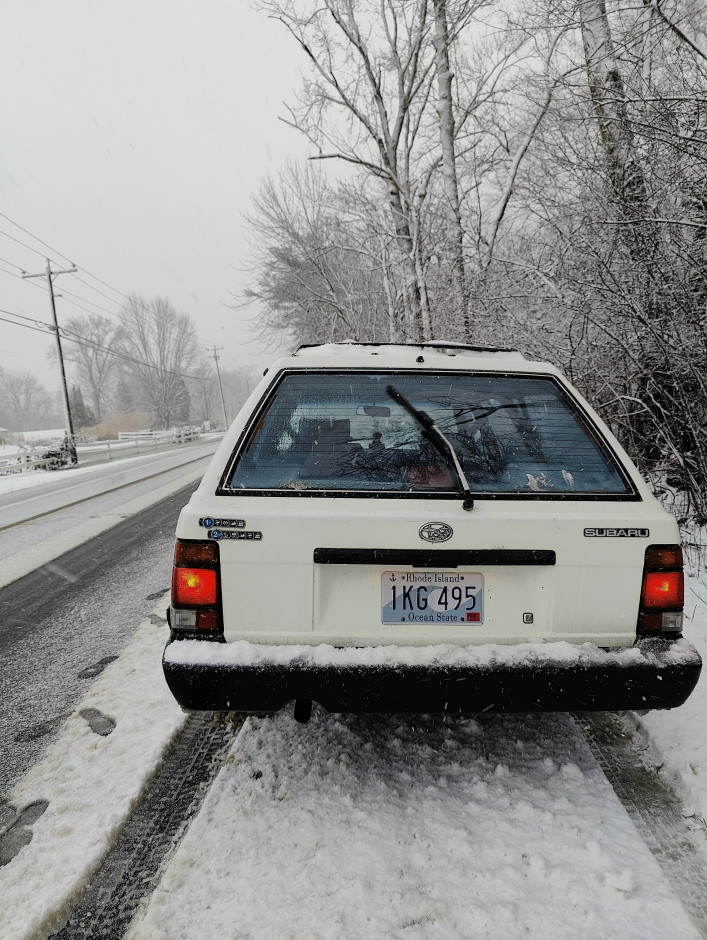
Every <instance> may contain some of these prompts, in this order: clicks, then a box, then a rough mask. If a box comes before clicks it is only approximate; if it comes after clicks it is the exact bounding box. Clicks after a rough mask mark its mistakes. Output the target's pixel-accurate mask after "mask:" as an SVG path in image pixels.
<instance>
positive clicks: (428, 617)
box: [381, 571, 484, 623]
mask: <svg viewBox="0 0 707 940" xmlns="http://www.w3.org/2000/svg"><path fill="white" fill-rule="evenodd" d="M483 599H484V579H483V575H480V574H475V573H473V572H469V571H384V572H383V574H382V575H381V621H382V623H483V622H484V611H483Z"/></svg>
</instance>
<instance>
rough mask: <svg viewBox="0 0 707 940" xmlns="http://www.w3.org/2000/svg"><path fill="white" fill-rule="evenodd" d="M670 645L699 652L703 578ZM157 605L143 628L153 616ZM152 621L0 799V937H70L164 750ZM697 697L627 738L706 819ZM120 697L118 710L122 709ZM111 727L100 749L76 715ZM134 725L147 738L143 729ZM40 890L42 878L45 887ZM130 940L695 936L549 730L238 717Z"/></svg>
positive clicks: (575, 745)
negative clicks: (87, 890)
mask: <svg viewBox="0 0 707 940" xmlns="http://www.w3.org/2000/svg"><path fill="white" fill-rule="evenodd" d="M690 590H691V591H692V592H693V593H692V594H690V595H689V596H691V597H692V596H694V597H695V602H694V606H693V607H692V609H690V610H689V611H688V613H689V614H690V615H691V616H692V619H691V620H690V621H689V623H688V625H687V629H686V632H687V634H688V635H689V636H690V638H691V639H692V640H693V642H696V643H697V644H698V645H699V646H700V647H701V649H702V650H703V652H704V653H707V576H703V578H702V579H700V580H696V579H693V580H691V581H690ZM164 603H165V601H164V600H162V601H160V602H159V603H158V604H157V605H156V607H155V612H156V613H162V612H163V610H164ZM165 639H166V628H165V627H160V626H155V625H153V624H152V623H150V622H149V621H147V622H145V623H144V624H143V625H142V626H141V627H140V629H139V630H138V632H137V634H136V637H135V640H134V641H133V643H131V645H130V646H129V647H128V649H127V650H126V652H125V653H124V654H123V655H122V656H121V657H120V659H118V660H117V661H116V662H115V663H113V664H112V665H111V666H109V667H108V668H107V669H106V671H105V673H104V674H103V675H102V676H101V677H100V678H99V679H98V680H97V681H96V683H95V685H94V686H93V687H92V689H91V691H90V692H89V693H88V695H87V696H86V697H85V699H84V700H83V701H82V702H81V704H80V706H79V707H78V708H77V709H76V711H75V713H74V714H73V715H72V717H71V718H69V719H68V721H67V723H66V725H65V728H64V731H63V733H62V735H61V737H60V738H59V739H58V740H57V741H56V742H55V743H54V745H52V746H51V747H50V748H49V750H48V751H47V753H46V755H45V757H44V759H43V760H42V761H41V762H40V763H39V764H38V765H37V766H36V767H34V768H33V769H32V770H31V771H30V772H29V773H28V774H27V775H26V776H25V777H24V778H23V779H22V780H21V781H20V782H19V783H18V784H17V785H16V786H15V788H14V790H13V791H12V792H11V793H10V794H9V802H10V803H11V804H12V806H14V807H15V808H16V809H17V810H18V811H20V812H21V811H22V810H23V809H24V808H25V807H28V806H31V805H32V804H34V803H37V801H42V800H46V801H48V806H47V808H46V811H45V812H43V813H42V814H41V816H39V818H37V820H36V821H35V822H34V823H33V824H32V825H31V832H32V836H33V838H32V841H31V842H30V843H29V845H27V846H25V847H24V848H22V849H21V851H20V852H19V854H18V855H17V856H16V858H15V859H13V861H12V862H10V864H8V865H6V866H5V867H3V868H0V898H2V909H3V912H4V913H3V917H2V918H0V938H2V940H20V938H30V937H34V938H41V937H46V936H49V934H50V933H51V932H52V931H53V930H56V929H57V928H58V927H59V926H60V925H61V924H62V923H63V922H64V921H65V919H66V917H67V915H68V913H69V912H70V909H71V907H72V905H73V903H74V902H75V901H76V899H77V897H78V896H79V894H80V893H81V891H82V889H83V887H84V886H85V885H86V883H87V881H88V879H89V878H90V876H91V874H92V873H93V871H95V869H96V867H97V866H98V864H99V863H100V860H101V858H102V856H103V855H104V854H105V853H106V851H107V850H108V849H109V847H110V845H111V844H112V842H113V841H114V839H115V838H116V836H117V833H118V832H119V830H120V828H121V826H122V825H123V823H124V822H125V821H126V820H127V818H128V817H129V815H130V813H131V811H132V809H133V808H134V805H135V803H136V800H137V799H138V798H139V795H140V793H141V792H142V790H143V789H144V787H145V785H146V782H147V781H149V778H150V776H151V775H152V773H153V772H154V770H155V768H156V767H157V766H158V764H159V761H160V759H161V757H162V756H163V754H164V752H165V750H166V749H167V747H168V746H169V743H170V742H171V741H172V740H173V738H174V735H175V734H176V733H177V732H178V730H179V728H180V726H181V724H182V721H183V715H182V714H181V712H180V711H179V709H178V708H177V706H176V705H175V703H174V702H173V701H172V699H171V697H170V695H169V693H168V692H167V689H166V686H165V685H164V682H163V680H162V676H161V670H160V663H159V660H160V652H161V649H162V646H163V644H164V641H165ZM706 686H707V683H706V682H705V680H704V678H703V679H701V680H700V683H699V684H698V687H697V690H696V691H695V693H694V694H693V696H692V698H691V699H690V700H689V701H688V703H687V704H686V705H685V706H683V707H682V708H679V709H676V710H674V711H671V712H664V713H653V714H650V715H648V716H646V717H645V718H643V719H642V720H643V722H644V723H645V726H646V728H647V729H648V731H649V733H650V735H651V736H652V737H653V739H654V741H655V742H656V746H657V747H660V748H661V749H662V752H663V755H664V758H665V764H664V772H668V773H669V774H670V775H671V776H672V777H673V778H675V779H676V780H678V779H679V780H680V781H681V786H682V787H683V795H684V798H685V801H686V804H688V805H687V806H686V811H687V812H691V811H694V812H695V813H696V814H701V815H703V816H704V814H705V809H706V808H707V807H706V805H705V802H704V796H705V794H706V793H707V764H706V762H705V740H704V739H705V735H704V731H703V728H704V719H703V716H704V714H705V706H707V695H706V694H705V688H706ZM126 690H128V691H127V694H126ZM90 708H93V709H96V710H97V711H99V712H100V713H101V714H102V715H106V716H108V717H109V718H112V719H113V720H114V721H115V723H116V726H115V730H114V731H113V733H112V734H110V735H109V736H107V737H101V736H100V735H97V734H96V733H95V732H94V731H92V730H91V728H90V726H89V723H88V721H87V719H86V718H85V717H82V716H81V712H84V713H85V712H86V709H90ZM146 718H147V719H149V720H146ZM48 871H51V872H52V877H51V878H48V877H47V872H48ZM130 936H131V940H147V938H154V940H157V938H163V937H164V938H169V940H178V938H190V940H193V938H199V940H206V938H211V937H213V938H217V937H218V938H222V937H224V936H225V937H234V938H235V937H251V938H264V940H265V938H267V940H271V938H278V940H279V938H283V940H284V938H298V940H299V938H307V940H313V938H317V937H320V938H326V940H330V938H357V940H358V938H376V940H377V938H380V937H386V938H394V937H400V938H408V937H411V938H421V940H422V938H424V940H428V938H460V940H461V938H463V940H471V938H477V937H478V938H481V937H492V938H497V937H498V938H504V940H506V938H508V940H512V938H516V937H518V938H521V937H524V938H526V937H531V938H533V937H537V938H540V937H542V938H543V940H546V938H558V940H560V938H561V940H565V938H567V937H572V938H587V940H589V938H592V940H594V938H596V940H606V938H613V937H615V938H621V940H625V938H637V940H638V938H640V940H652V938H656V940H658V938H660V940H664V938H666V937H667V938H670V940H678V938H689V937H697V936H698V933H696V932H695V929H694V928H693V926H692V925H691V923H690V921H689V919H688V917H687V915H686V914H685V913H684V911H683V909H682V907H681V905H680V903H679V901H678V900H677V898H676V897H675V895H674V893H673V892H672V890H671V888H670V887H669V885H668V883H667V881H666V880H665V878H664V876H663V874H662V873H661V871H660V869H659V867H658V865H657V863H656V862H655V860H654V858H653V856H652V855H651V853H650V851H649V850H648V848H647V847H646V845H645V844H644V843H643V841H642V840H641V838H640V836H639V835H638V834H637V832H636V830H635V829H634V827H633V824H632V823H631V822H630V820H629V817H628V816H627V814H626V812H625V811H624V809H623V807H622V806H621V805H620V803H619V802H618V800H617V798H616V797H615V796H614V794H613V791H612V790H611V787H610V786H609V784H608V783H607V781H606V780H605V778H604V776H603V774H602V772H601V770H600V768H599V767H598V765H597V764H596V762H595V761H594V759H593V757H592V756H591V754H590V752H589V750H588V748H587V745H586V743H585V741H584V739H583V737H582V734H581V731H580V730H579V729H578V728H577V726H576V725H575V724H574V722H573V721H572V719H571V718H570V717H569V716H567V715H562V714H559V715H529V716H521V715H519V716H505V717H502V716H481V717H480V718H479V719H453V720H444V719H442V718H413V717H404V718H390V717H356V716H344V717H342V716H335V715H328V714H326V713H324V712H323V711H321V710H318V709H315V713H314V716H313V718H312V721H311V722H310V723H309V724H307V725H304V726H303V725H298V724H297V723H296V722H294V720H293V718H292V715H291V711H290V710H289V709H288V710H286V711H283V712H281V713H280V714H278V715H277V716H275V717H273V718H262V719H259V718H249V719H248V720H247V721H246V723H245V724H244V726H243V728H242V730H241V732H240V734H239V735H238V737H237V738H236V740H235V742H234V745H233V747H232V749H231V752H230V754H229V756H228V758H227V759H226V761H225V762H224V765H223V767H222V769H221V771H220V773H219V775H218V776H217V778H216V780H215V782H214V784H213V785H212V787H211V790H210V792H209V794H208V796H207V798H206V801H205V803H204V805H203V806H202V809H201V811H200V813H199V815H198V817H197V818H196V819H195V821H194V822H193V823H192V825H191V828H190V829H189V831H188V833H187V836H186V838H185V839H184V840H183V842H182V844H181V846H180V848H179V849H178V851H177V853H176V854H175V855H174V857H173V859H172V860H171V862H170V863H169V865H168V867H167V869H166V870H165V872H164V873H163V876H162V879H161V882H160V884H159V886H158V888H157V890H156V891H155V893H154V895H153V897H152V899H151V900H150V902H149V904H148V905H147V907H146V909H145V910H144V911H142V912H141V913H140V915H139V916H138V917H137V918H136V919H135V922H134V923H133V927H132V930H131V934H130Z"/></svg>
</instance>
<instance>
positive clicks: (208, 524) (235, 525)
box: [199, 516, 245, 529]
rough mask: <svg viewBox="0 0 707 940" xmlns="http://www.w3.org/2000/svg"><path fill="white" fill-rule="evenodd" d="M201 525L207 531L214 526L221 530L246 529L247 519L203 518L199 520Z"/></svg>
mask: <svg viewBox="0 0 707 940" xmlns="http://www.w3.org/2000/svg"><path fill="white" fill-rule="evenodd" d="M199 525H200V526H204V528H205V529H213V528H214V526H216V527H218V528H221V529H229V528H230V529H245V519H214V517H213V516H203V517H202V518H201V519H199Z"/></svg>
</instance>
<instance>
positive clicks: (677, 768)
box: [640, 572, 707, 825]
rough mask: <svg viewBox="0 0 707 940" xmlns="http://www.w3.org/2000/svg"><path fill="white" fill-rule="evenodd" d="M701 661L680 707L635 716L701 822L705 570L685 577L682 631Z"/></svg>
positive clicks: (705, 790)
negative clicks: (692, 687)
mask: <svg viewBox="0 0 707 940" xmlns="http://www.w3.org/2000/svg"><path fill="white" fill-rule="evenodd" d="M684 635H685V636H686V637H687V638H688V639H689V640H691V641H692V642H693V643H694V645H695V646H696V647H697V649H698V650H699V652H700V655H701V656H702V661H703V663H704V664H705V665H703V667H702V674H701V676H700V679H699V682H698V683H697V688H696V689H695V691H694V692H693V693H692V695H691V696H690V698H689V699H688V700H687V702H685V704H684V705H682V706H681V707H680V708H676V709H673V710H671V711H667V712H649V713H648V714H647V715H644V716H643V717H642V718H641V719H640V721H641V723H642V725H643V727H644V728H645V729H646V730H647V731H648V734H649V736H650V739H651V740H652V742H653V743H654V744H655V746H656V748H657V752H656V754H655V758H656V759H657V760H658V761H661V760H662V761H663V765H662V770H661V772H662V773H663V775H664V776H665V777H666V779H668V780H669V782H670V783H671V785H672V787H673V789H674V790H676V792H677V793H678V794H679V795H680V797H681V798H682V800H683V803H684V807H685V809H684V812H685V814H686V815H689V816H693V815H694V816H696V817H697V818H698V819H700V820H701V821H702V823H704V824H705V825H707V572H705V573H703V575H702V577H700V578H698V577H695V576H693V577H691V578H687V579H686V584H685V631H684Z"/></svg>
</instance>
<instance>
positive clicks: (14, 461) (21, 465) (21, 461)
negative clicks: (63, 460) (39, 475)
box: [0, 447, 55, 473]
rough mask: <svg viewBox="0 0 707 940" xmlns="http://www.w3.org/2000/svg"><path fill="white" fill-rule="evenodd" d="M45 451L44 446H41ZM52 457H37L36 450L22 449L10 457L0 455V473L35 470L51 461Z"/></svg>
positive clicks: (52, 460) (43, 451)
mask: <svg viewBox="0 0 707 940" xmlns="http://www.w3.org/2000/svg"><path fill="white" fill-rule="evenodd" d="M41 453H42V454H44V453H46V447H44V448H42V451H41ZM54 460H55V458H54V457H43V456H42V457H38V456H37V455H36V452H33V451H23V452H22V453H20V454H16V455H13V456H11V457H0V473H27V471H28V470H37V469H38V468H39V467H46V466H47V465H48V464H51V463H53V462H54Z"/></svg>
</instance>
